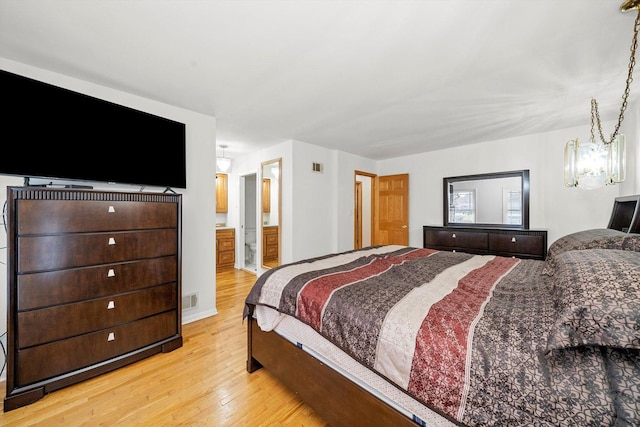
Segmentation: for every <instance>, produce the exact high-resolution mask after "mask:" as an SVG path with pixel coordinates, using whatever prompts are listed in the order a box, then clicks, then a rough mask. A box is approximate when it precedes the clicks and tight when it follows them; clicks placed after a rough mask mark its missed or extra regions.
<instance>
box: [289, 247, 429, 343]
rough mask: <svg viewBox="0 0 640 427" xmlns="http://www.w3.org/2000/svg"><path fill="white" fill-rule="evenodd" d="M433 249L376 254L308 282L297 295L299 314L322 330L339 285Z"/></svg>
mask: <svg viewBox="0 0 640 427" xmlns="http://www.w3.org/2000/svg"><path fill="white" fill-rule="evenodd" d="M436 252H437V251H435V250H433V249H416V250H414V251H411V252H407V253H404V254H402V255H395V256H394V255H390V256H384V257H375V258H373V259H372V260H371V262H370V263H369V264H366V265H364V266H362V267H358V268H355V269H353V270H349V271H344V272H339V273H333V274H327V275H324V276H321V277H317V278H315V279H312V280H310V281H309V282H307V283H306V284H305V285H304V287H303V288H302V290H301V291H300V293H299V295H298V301H297V307H296V311H297V312H296V317H298V318H299V319H300V320H302V321H304V322H306V323H308V324H309V325H310V326H311V327H313V328H314V329H316V330H318V331H319V330H320V325H321V321H322V310H323V308H324V306H325V304H326V303H327V301H329V298H330V297H331V294H332V293H333V291H335V290H336V289H339V288H341V287H343V286H346V285H349V284H351V283H356V282H359V281H361V280H364V279H367V278H369V277H373V276H376V275H378V274H381V273H383V272H385V271H387V270H389V269H390V268H391V267H393V266H394V265H398V264H402V263H404V262H406V261H411V260H414V259H418V258H422V257H426V256H429V255H431V254H434V253H436Z"/></svg>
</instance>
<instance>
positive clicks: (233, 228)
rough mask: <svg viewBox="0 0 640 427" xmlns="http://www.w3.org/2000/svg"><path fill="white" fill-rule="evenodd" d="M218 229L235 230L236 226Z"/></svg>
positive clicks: (218, 228) (219, 228)
mask: <svg viewBox="0 0 640 427" xmlns="http://www.w3.org/2000/svg"><path fill="white" fill-rule="evenodd" d="M216 230H235V227H216Z"/></svg>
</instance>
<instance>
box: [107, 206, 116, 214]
mask: <svg viewBox="0 0 640 427" xmlns="http://www.w3.org/2000/svg"><path fill="white" fill-rule="evenodd" d="M115 211H116V208H114V207H113V206H109V209H107V212H109V213H115Z"/></svg>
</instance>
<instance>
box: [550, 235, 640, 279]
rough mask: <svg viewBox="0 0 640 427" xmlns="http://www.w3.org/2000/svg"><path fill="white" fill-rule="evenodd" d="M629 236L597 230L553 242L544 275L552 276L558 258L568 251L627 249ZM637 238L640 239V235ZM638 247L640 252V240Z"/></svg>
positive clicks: (631, 246) (639, 240)
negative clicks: (625, 245)
mask: <svg viewBox="0 0 640 427" xmlns="http://www.w3.org/2000/svg"><path fill="white" fill-rule="evenodd" d="M628 236H629V234H627V233H623V232H622V231H618V230H611V229H609V228H596V229H592V230H584V231H578V232H576V233H572V234H567V235H566V236H564V237H561V238H559V239H558V240H556V241H555V242H553V244H552V245H551V246H550V247H549V251H548V252H547V258H546V260H545V265H544V268H543V270H542V274H546V275H548V276H552V275H553V274H554V272H555V270H556V258H557V257H558V256H559V255H561V254H563V253H565V252H568V251H575V250H582V249H626V248H625V247H624V244H625V241H626V239H627V238H628ZM636 236H639V237H640V235H636ZM633 247H634V246H633V245H632V244H630V245H629V248H628V250H634V249H632V248H633ZM637 247H638V250H640V238H639V239H638V243H637Z"/></svg>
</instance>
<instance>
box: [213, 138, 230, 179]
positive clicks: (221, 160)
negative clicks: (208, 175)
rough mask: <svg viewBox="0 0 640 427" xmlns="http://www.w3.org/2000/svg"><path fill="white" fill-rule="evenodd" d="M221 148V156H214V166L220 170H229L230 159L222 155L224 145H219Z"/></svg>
mask: <svg viewBox="0 0 640 427" xmlns="http://www.w3.org/2000/svg"><path fill="white" fill-rule="evenodd" d="M219 147H220V148H222V157H216V166H217V167H218V170H219V171H220V172H229V170H230V169H231V159H230V158H228V157H225V156H224V149H225V148H227V146H226V145H219Z"/></svg>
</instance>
